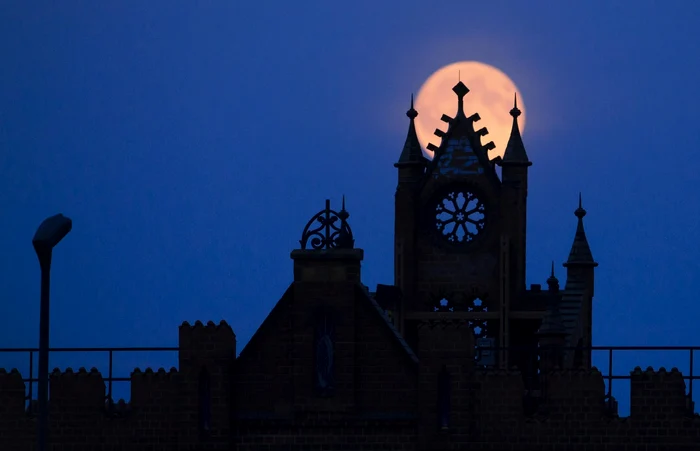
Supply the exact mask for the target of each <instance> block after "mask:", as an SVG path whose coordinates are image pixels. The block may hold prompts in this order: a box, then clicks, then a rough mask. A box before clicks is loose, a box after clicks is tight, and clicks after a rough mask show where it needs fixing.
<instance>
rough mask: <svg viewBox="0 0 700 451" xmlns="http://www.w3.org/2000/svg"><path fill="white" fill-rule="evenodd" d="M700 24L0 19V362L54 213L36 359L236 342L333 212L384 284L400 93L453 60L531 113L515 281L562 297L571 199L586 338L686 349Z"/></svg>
mask: <svg viewBox="0 0 700 451" xmlns="http://www.w3.org/2000/svg"><path fill="white" fill-rule="evenodd" d="M699 20H700V3H699V4H697V5H696V4H695V3H692V2H682V1H667V2H663V3H660V2H654V1H637V2H627V1H616V2H613V1H588V2H558V1H554V0H552V1H547V2H545V1H529V2H511V1H505V0H504V1H488V2H486V1H484V2H481V3H480V4H479V3H477V2H464V1H452V2H448V1H443V2H437V3H435V2H415V1H414V2H411V1H406V0H403V1H400V2H399V1H391V2H377V1H354V2H345V3H343V4H341V3H337V2H327V1H323V2H322V1H318V2H311V1H303V2H259V1H253V2H244V1H219V2H187V1H147V2H144V1H133V2H127V1H119V2H94V1H71V2H68V3H60V2H59V3H57V2H24V1H16V2H10V1H4V2H0V175H1V177H0V212H2V214H3V215H4V216H3V220H2V229H1V232H2V234H1V235H0V249H1V252H0V287H2V292H1V295H0V296H1V299H2V300H1V302H0V318H1V320H2V329H0V347H34V346H37V345H38V319H39V302H38V301H39V265H38V262H37V259H36V255H35V254H34V251H33V249H32V246H31V238H32V235H33V233H34V231H35V229H36V227H37V226H38V225H39V223H40V222H41V221H42V220H43V219H44V218H45V217H46V216H49V215H52V214H55V213H58V212H62V213H64V214H66V215H67V216H70V217H71V218H72V219H73V222H74V225H73V231H72V233H71V234H70V235H69V236H68V237H67V238H66V239H65V240H64V242H62V243H61V244H60V245H59V247H58V248H57V249H56V251H55V255H54V264H53V273H52V275H53V280H52V283H53V286H52V308H51V315H52V322H51V345H52V346H176V345H177V326H178V325H179V324H180V323H181V322H182V321H185V320H187V321H190V322H193V321H195V320H197V319H199V320H203V321H207V320H214V321H216V322H218V321H219V320H221V319H226V320H227V321H228V322H229V323H230V324H231V325H232V326H233V328H234V331H235V332H236V334H237V336H238V343H239V347H238V349H239V350H240V349H242V347H243V346H244V345H245V344H246V343H247V341H248V340H249V338H250V337H251V335H252V334H253V333H254V331H255V330H256V328H257V327H258V325H259V324H260V323H261V322H262V320H263V319H264V318H265V316H266V315H267V313H268V312H269V311H270V310H271V308H272V307H273V306H274V304H275V302H276V301H277V300H278V299H279V297H280V296H281V295H282V293H283V292H284V290H285V288H286V287H287V286H288V285H289V283H290V282H291V280H292V262H291V260H290V258H289V252H290V251H291V250H292V249H294V248H295V247H296V246H297V245H298V239H299V237H300V234H301V231H302V228H303V226H304V225H305V223H306V221H307V220H308V219H309V218H310V217H311V216H312V215H313V214H314V213H316V212H317V211H318V210H320V209H321V208H322V207H323V202H324V200H325V199H326V198H330V199H332V201H333V202H339V201H340V198H341V196H342V194H345V195H346V196H347V202H348V210H349V211H350V213H351V217H350V224H351V225H352V227H353V230H354V232H355V236H356V241H357V246H358V247H361V248H363V249H364V250H365V262H364V265H363V279H364V283H365V284H366V285H368V286H369V287H370V288H372V289H373V288H374V287H375V286H376V284H377V283H392V281H393V237H392V235H393V200H394V190H395V185H396V173H395V168H394V167H393V163H394V162H395V161H396V159H397V158H398V155H399V152H400V150H401V147H402V145H403V141H404V139H405V134H406V130H407V126H408V120H407V118H406V116H405V111H406V110H407V108H408V101H409V96H410V94H411V93H412V92H416V91H417V90H418V89H419V87H420V86H421V84H422V83H423V81H424V80H425V79H426V78H427V77H428V76H429V75H430V74H431V73H432V72H434V71H435V70H437V69H438V68H440V67H442V66H444V65H446V64H449V63H452V62H455V61H461V60H476V61H482V62H484V63H487V64H491V65H493V66H496V67H498V68H499V69H501V70H502V71H504V72H505V73H507V74H508V75H509V76H510V77H511V78H512V79H513V80H514V81H515V83H516V84H517V85H518V88H519V89H520V90H521V92H522V95H523V98H524V100H525V102H526V104H527V114H528V119H527V130H526V132H525V134H524V137H523V138H524V141H525V145H526V147H527V149H528V152H529V155H530V158H531V159H532V160H533V162H534V165H533V166H532V168H531V172H530V191H529V193H530V195H529V223H528V230H529V236H528V251H529V255H528V282H529V283H544V280H545V279H546V277H547V276H548V270H549V265H550V262H551V261H552V260H555V262H556V263H557V268H558V273H559V276H560V279H562V280H563V279H564V271H563V269H562V268H561V266H560V264H561V263H562V262H563V261H564V260H565V259H566V256H567V255H568V250H569V247H570V245H571V242H572V239H573V234H574V229H575V225H576V222H575V221H576V219H575V217H574V215H573V211H574V209H575V208H576V201H577V196H578V193H579V191H581V192H582V193H583V200H584V207H585V208H586V209H587V210H588V213H589V214H588V216H587V217H586V230H587V233H588V238H589V242H590V243H591V247H592V250H593V254H594V257H595V258H596V260H597V261H598V262H599V263H600V266H599V267H598V269H597V273H596V283H597V284H596V296H595V301H594V344H596V345H700V333H698V332H697V323H698V317H699V316H700V307H699V305H700V301H699V298H698V291H697V283H696V280H697V277H698V275H700V260H699V259H698V255H700V239H699V238H698V232H699V230H698V224H699V220H700V211H699V210H698V207H697V206H698V205H700V190H698V187H697V182H696V181H697V179H698V175H697V174H698V171H699V170H700V152H698V149H700V135H699V134H698V131H697V130H698V125H697V124H698V121H699V120H700V119H699V118H698V107H697V105H698V101H699V100H700V84H699V83H698V80H700V62H698V61H699V60H698V58H697V56H696V53H697V43H698V42H700V29H698V27H697V23H698V21H699ZM467 101H468V98H467ZM445 113H447V114H450V115H451V114H453V113H454V111H445ZM484 125H486V126H488V124H484ZM601 357H602V356H601ZM696 360H697V359H696ZM26 361H27V358H26V357H24V356H22V358H21V359H19V358H18V357H17V356H14V357H12V356H9V355H7V354H0V367H12V366H18V367H20V368H21V369H22V371H23V372H25V373H26V368H27V363H26ZM602 361H604V360H602ZM105 362H106V358H105V357H104V356H100V357H97V356H89V355H85V354H81V355H77V356H76V355H73V356H66V355H61V356H54V357H52V360H51V367H52V368H53V367H56V366H59V367H61V368H65V367H67V366H72V367H80V366H85V367H88V368H89V367H91V366H98V367H99V368H100V369H101V370H102V371H103V372H105V373H106V367H105ZM616 362H617V359H616ZM117 364H118V368H117V369H118V370H119V371H120V372H121V375H127V374H128V371H129V370H130V369H131V368H133V367H134V366H140V367H145V366H154V367H158V366H167V367H169V366H172V365H175V364H176V358H175V355H167V356H163V355H157V354H149V355H145V356H144V355H141V356H139V355H125V356H121V357H119V358H118V360H117ZM617 365H618V363H616V372H618V373H624V372H627V371H629V370H631V369H632V367H633V366H635V365H641V366H643V367H646V366H649V365H653V366H655V367H657V366H659V365H665V366H667V367H670V366H678V367H679V368H680V369H681V370H682V371H687V356H686V355H682V354H679V353H673V354H667V355H648V354H639V353H637V354H634V355H631V356H630V357H629V358H626V359H620V363H619V365H620V366H617ZM600 367H601V369H606V364H601V365H600ZM697 371H698V368H696V372H697ZM624 386H625V385H624V383H622V382H621V383H620V387H624ZM627 386H628V385H627ZM620 390H622V388H620ZM627 390H628V389H627ZM616 391H617V390H616ZM623 391H624V390H623ZM122 396H125V397H128V390H125V391H123V392H122ZM618 396H619V397H620V398H621V399H624V398H625V397H626V395H625V394H624V393H618ZM622 404H623V402H621V411H624V410H625V407H624V406H623V405H622Z"/></svg>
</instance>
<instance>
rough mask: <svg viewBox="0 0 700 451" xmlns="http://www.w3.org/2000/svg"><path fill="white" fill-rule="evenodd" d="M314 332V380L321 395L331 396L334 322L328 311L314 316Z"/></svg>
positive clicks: (333, 386) (333, 365)
mask: <svg viewBox="0 0 700 451" xmlns="http://www.w3.org/2000/svg"><path fill="white" fill-rule="evenodd" d="M314 328H315V334H314V357H315V371H314V382H315V384H314V385H315V386H316V390H317V392H318V394H319V395H321V396H331V395H332V394H333V390H334V388H335V324H334V321H333V318H332V316H331V315H330V313H329V312H320V313H319V315H318V316H317V317H316V324H315V327H314Z"/></svg>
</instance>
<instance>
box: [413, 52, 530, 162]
mask: <svg viewBox="0 0 700 451" xmlns="http://www.w3.org/2000/svg"><path fill="white" fill-rule="evenodd" d="M460 80H461V81H462V82H463V83H464V84H465V85H467V87H468V88H469V93H468V94H467V95H466V96H465V97H464V113H465V114H466V115H467V117H469V116H470V115H472V114H474V113H479V116H481V120H480V121H479V122H477V123H476V124H474V128H475V129H477V130H478V129H480V128H482V127H486V128H487V129H488V131H489V134H488V135H486V136H482V137H481V143H482V144H486V143H487V142H489V141H493V143H494V144H495V145H496V148H495V149H493V150H491V151H490V152H489V158H495V157H497V156H501V157H502V156H503V153H504V152H505V150H506V144H508V138H509V137H510V130H511V128H512V126H513V118H512V117H511V116H510V110H511V109H512V108H513V101H514V98H513V97H514V95H516V94H517V96H518V109H520V111H521V112H522V114H521V115H520V117H519V118H518V126H519V127H520V133H523V132H524V131H525V117H526V114H525V103H524V102H523V98H522V95H520V91H518V88H517V87H516V86H515V83H513V80H511V79H510V78H508V76H507V75H506V74H504V73H503V72H501V71H500V70H498V69H496V68H495V67H493V66H489V65H488V64H484V63H480V62H477V61H461V62H458V63H452V64H450V65H447V66H445V67H443V68H441V69H439V70H438V71H437V72H435V73H434V74H432V75H431V76H430V77H429V78H428V79H427V80H426V81H425V83H423V86H421V88H420V91H419V92H418V97H417V98H416V106H415V108H416V110H418V117H417V118H416V133H417V134H418V141H420V144H421V147H423V151H424V152H425V154H426V155H427V156H428V157H431V158H432V156H433V152H431V151H430V150H427V149H426V147H427V145H428V143H430V142H432V143H433V144H435V145H439V144H440V138H438V137H437V136H435V134H434V132H435V129H437V128H439V129H441V130H443V131H447V128H446V125H447V124H445V123H444V122H442V121H441V120H440V118H441V117H442V115H443V114H446V115H448V116H450V117H454V115H455V113H456V112H457V96H456V95H455V93H454V92H452V88H453V87H454V85H456V84H457V83H458V82H459V81H460Z"/></svg>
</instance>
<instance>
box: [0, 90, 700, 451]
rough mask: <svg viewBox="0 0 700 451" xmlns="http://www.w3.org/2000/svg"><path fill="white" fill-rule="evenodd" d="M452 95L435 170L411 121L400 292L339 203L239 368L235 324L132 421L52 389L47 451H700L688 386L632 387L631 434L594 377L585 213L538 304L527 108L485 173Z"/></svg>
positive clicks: (13, 393)
mask: <svg viewBox="0 0 700 451" xmlns="http://www.w3.org/2000/svg"><path fill="white" fill-rule="evenodd" d="M454 92H455V93H456V95H457V98H456V100H457V113H456V114H455V115H454V117H448V116H443V117H442V120H443V121H444V122H445V123H446V125H447V130H446V131H440V130H437V131H436V133H435V134H436V135H437V136H438V137H439V138H441V144H440V145H439V146H434V145H430V146H429V150H431V151H433V152H434V158H433V159H432V160H428V159H426V158H425V157H424V156H423V153H422V151H421V148H420V145H419V143H418V138H417V136H416V130H415V125H414V120H415V118H416V117H417V115H418V113H417V112H416V110H415V109H414V108H413V105H412V104H411V108H410V110H409V111H408V113H407V115H408V117H409V119H410V123H409V131H408V136H407V138H406V142H405V144H404V147H403V151H402V152H401V154H400V156H399V158H398V162H397V163H396V165H395V166H396V168H397V171H398V185H397V190H396V200H395V201H396V210H395V238H394V239H395V255H394V267H395V277H394V284H393V285H379V286H378V287H377V289H376V291H375V292H370V291H369V290H368V289H367V288H366V287H365V286H364V285H363V284H362V282H361V274H360V266H361V265H360V263H361V261H362V258H363V251H362V250H361V249H357V248H355V243H354V238H353V234H352V231H351V229H350V226H349V223H348V219H349V214H348V212H347V211H346V210H345V203H344V201H343V205H342V208H341V209H340V210H339V211H336V210H333V209H331V205H330V203H329V202H326V206H325V208H324V209H323V210H322V211H321V212H320V213H318V214H317V215H316V216H314V217H313V218H312V219H311V220H310V221H309V223H308V224H307V226H306V228H305V229H304V231H303V234H302V239H301V241H300V249H298V250H294V251H293V252H292V253H291V257H292V260H293V264H294V281H293V282H292V283H291V285H290V286H289V288H288V289H287V291H286V292H285V293H284V295H283V296H282V297H281V299H280V300H279V302H277V304H276V305H275V307H274V308H273V309H272V311H271V312H270V314H269V315H268V317H267V318H266V319H265V321H264V322H263V323H262V325H261V326H260V328H259V329H258V331H257V332H256V333H255V334H254V335H253V337H252V338H251V340H250V342H249V343H248V344H247V345H246V346H245V348H244V349H243V350H242V351H241V352H240V355H239V356H238V358H236V352H237V350H236V340H235V335H234V333H233V331H232V329H231V328H230V327H229V326H228V325H227V324H226V323H224V322H222V323H221V324H219V325H215V324H213V323H209V324H207V325H203V324H202V323H199V322H197V323H195V325H194V326H191V325H189V324H187V323H184V324H183V325H182V326H181V327H180V343H179V346H180V351H179V370H171V371H170V372H167V373H166V372H165V371H159V372H152V371H150V370H149V371H146V372H140V371H138V370H137V371H135V372H134V373H133V374H132V377H131V390H132V395H131V400H130V402H129V403H121V404H117V405H113V404H112V403H111V402H108V403H107V406H105V402H104V395H105V380H104V379H103V377H102V376H101V375H100V374H99V373H96V372H92V373H89V372H84V371H83V372H78V373H73V372H70V371H66V372H64V373H59V372H55V373H54V374H52V376H51V399H50V408H51V436H50V437H51V440H52V441H53V442H54V443H57V444H61V445H58V446H57V447H56V448H54V449H56V450H63V449H66V450H67V449H70V450H78V449H80V450H83V449H84V450H88V449H89V450H95V449H105V450H107V449H109V450H112V449H114V450H116V449H128V450H156V449H158V450H161V449H162V450H194V449H207V450H214V449H218V450H224V449H226V450H229V449H231V450H234V449H235V450H240V451H243V450H380V449H381V450H386V449H393V450H447V449H470V450H486V449H494V450H497V449H498V450H501V449H503V450H505V449H529V450H535V449H557V450H558V449H567V450H618V449H628V450H629V449H669V450H670V449H674V450H677V449H700V441H699V440H700V423H698V420H697V419H695V417H694V416H693V413H692V403H690V402H689V401H688V397H687V396H686V393H685V383H684V380H683V378H682V376H681V374H680V373H679V372H678V371H677V370H673V371H671V372H666V371H665V370H663V369H661V370H659V371H658V372H655V371H653V370H651V369H650V370H647V371H646V372H642V371H641V370H639V369H637V370H635V371H634V372H633V373H632V375H631V380H632V382H631V414H630V417H629V418H619V417H618V416H617V412H616V402H615V400H614V399H613V398H612V397H610V392H609V391H608V392H607V394H606V388H605V384H604V378H603V375H602V374H601V373H600V372H599V371H597V370H596V369H595V368H592V367H591V350H590V347H591V344H592V339H591V329H592V328H591V317H592V316H591V304H592V299H593V294H594V270H595V267H596V266H597V263H596V262H595V260H594V258H593V256H592V253H591V249H590V247H589V244H588V241H587V239H586V234H585V232H584V227H583V218H584V216H585V214H586V211H585V210H584V209H583V207H582V205H581V199H580V197H579V202H578V208H577V209H576V210H575V217H576V221H577V224H576V231H575V234H574V239H573V244H572V246H571V252H570V253H569V256H568V259H567V260H566V262H565V263H564V267H565V268H566V279H565V283H564V285H563V287H560V285H559V281H558V280H557V278H556V276H555V271H554V265H552V270H551V274H550V275H549V278H548V279H547V281H546V282H547V288H546V289H543V288H542V287H541V286H540V285H531V286H530V287H527V286H526V279H525V270H526V268H525V261H526V259H525V257H526V249H525V244H526V241H527V240H526V222H527V221H526V218H527V187H528V170H529V167H530V165H531V162H530V160H529V158H528V155H527V152H526V151H525V146H524V145H523V141H522V138H521V136H520V131H519V129H518V116H519V115H520V111H519V110H518V108H517V102H516V105H515V106H514V107H513V109H512V110H511V112H510V113H511V115H512V116H513V128H512V133H511V136H510V139H509V141H508V145H507V147H506V150H505V154H504V155H503V157H502V158H501V157H497V158H493V159H490V158H489V156H488V152H489V151H490V150H492V149H493V148H494V145H493V143H487V144H482V143H481V139H482V137H484V136H485V135H486V134H487V131H486V129H485V128H481V129H479V130H475V124H476V123H477V122H478V121H479V119H480V118H479V115H478V114H474V115H472V116H469V117H467V116H466V115H465V113H464V108H463V100H464V97H465V95H466V94H467V93H468V89H467V87H466V86H465V85H464V84H463V83H461V82H460V83H458V84H457V85H456V86H455V87H454ZM498 166H500V168H501V173H500V176H499V174H498V172H497V167H498ZM572 229H573V223H572ZM35 430H36V425H35V423H34V420H33V419H32V417H31V415H28V414H27V413H26V412H25V384H24V383H23V381H22V378H21V376H20V374H19V373H17V372H12V373H9V374H8V373H0V449H2V450H3V451H4V450H24V449H31V446H30V444H31V443H33V441H34V440H35ZM625 446H626V447H625ZM623 447H625V448H623Z"/></svg>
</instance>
